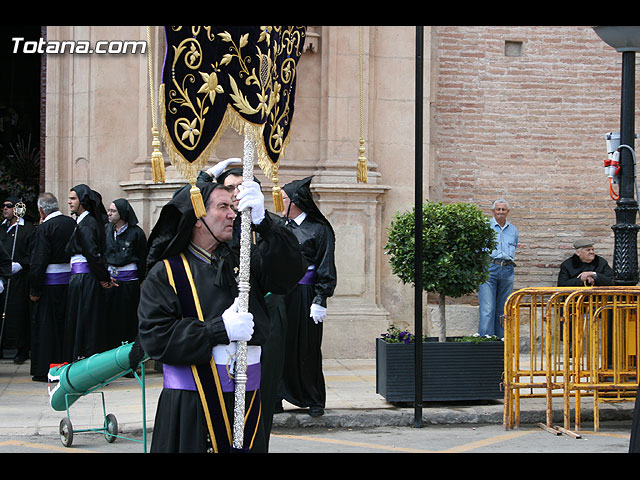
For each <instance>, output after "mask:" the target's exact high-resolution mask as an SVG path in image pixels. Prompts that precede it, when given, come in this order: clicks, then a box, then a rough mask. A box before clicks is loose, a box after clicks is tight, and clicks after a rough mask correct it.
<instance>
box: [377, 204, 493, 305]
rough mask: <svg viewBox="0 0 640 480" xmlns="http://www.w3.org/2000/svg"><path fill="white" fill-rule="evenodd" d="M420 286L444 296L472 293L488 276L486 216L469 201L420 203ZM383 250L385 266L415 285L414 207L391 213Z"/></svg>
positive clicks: (490, 245) (489, 233)
mask: <svg viewBox="0 0 640 480" xmlns="http://www.w3.org/2000/svg"><path fill="white" fill-rule="evenodd" d="M422 219H423V236H422V238H423V248H422V268H423V275H422V285H423V289H424V291H426V292H434V293H439V294H441V295H444V296H449V297H460V296H462V295H466V294H470V293H472V292H473V291H474V290H475V289H476V288H477V287H478V286H479V285H480V284H482V283H483V282H485V281H486V280H487V279H488V275H489V274H488V265H489V260H490V257H489V254H490V253H491V251H492V250H493V249H494V248H495V246H496V235H495V232H494V231H493V230H492V229H491V226H490V223H489V219H488V218H487V217H486V216H485V215H484V214H483V213H482V211H480V209H479V208H478V207H476V206H475V205H473V204H469V203H451V204H443V203H441V202H438V203H435V202H426V203H425V204H424V205H423V208H422ZM388 234H389V237H388V241H387V244H386V245H385V253H386V254H387V255H389V260H390V264H391V271H392V272H393V273H394V274H395V275H397V276H398V278H400V280H401V281H402V282H403V283H409V284H412V285H415V273H414V265H415V207H414V208H412V209H411V211H408V212H405V213H402V214H400V213H397V214H396V215H395V216H394V219H393V221H392V223H391V226H390V227H389V229H388Z"/></svg>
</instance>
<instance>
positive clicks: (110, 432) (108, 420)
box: [104, 413, 118, 443]
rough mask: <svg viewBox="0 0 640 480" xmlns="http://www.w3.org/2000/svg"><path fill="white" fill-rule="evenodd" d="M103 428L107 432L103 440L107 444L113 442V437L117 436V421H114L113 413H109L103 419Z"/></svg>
mask: <svg viewBox="0 0 640 480" xmlns="http://www.w3.org/2000/svg"><path fill="white" fill-rule="evenodd" d="M104 427H105V429H106V431H107V433H105V434H104V438H105V439H106V440H107V442H109V443H113V442H115V441H116V437H115V435H117V434H118V421H117V420H116V416H115V415H114V414H113V413H110V414H109V415H107V416H106V417H105V420H104Z"/></svg>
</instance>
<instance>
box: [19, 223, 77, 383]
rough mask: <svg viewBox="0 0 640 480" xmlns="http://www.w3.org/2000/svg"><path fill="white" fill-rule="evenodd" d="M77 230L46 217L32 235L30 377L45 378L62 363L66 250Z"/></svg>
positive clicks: (67, 266) (66, 280) (66, 277)
mask: <svg viewBox="0 0 640 480" xmlns="http://www.w3.org/2000/svg"><path fill="white" fill-rule="evenodd" d="M75 228H76V222H75V221H74V220H73V219H72V218H71V217H68V216H66V215H62V214H58V215H55V216H51V215H50V216H49V217H47V219H46V220H45V221H44V222H43V223H41V224H40V225H39V226H38V228H36V232H35V235H34V241H33V251H32V253H31V268H30V270H29V294H30V295H31V296H32V297H37V299H38V300H37V301H36V302H34V303H33V320H32V324H31V331H32V335H31V375H33V376H34V377H46V375H47V373H48V372H49V366H50V364H52V363H63V362H64V361H66V360H67V359H65V357H64V355H63V350H62V347H63V343H64V338H65V336H67V335H68V332H65V330H64V325H65V313H66V305H67V287H68V285H69V278H70V277H71V270H70V269H71V267H70V265H69V254H68V253H67V252H66V251H65V246H66V245H67V242H68V241H69V238H71V234H72V233H73V231H74V230H75Z"/></svg>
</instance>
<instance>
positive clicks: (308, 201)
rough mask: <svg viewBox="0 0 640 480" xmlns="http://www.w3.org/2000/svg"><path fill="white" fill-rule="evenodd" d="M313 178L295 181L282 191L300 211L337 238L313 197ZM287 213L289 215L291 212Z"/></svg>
mask: <svg viewBox="0 0 640 480" xmlns="http://www.w3.org/2000/svg"><path fill="white" fill-rule="evenodd" d="M312 178H313V177H306V178H303V179H302V180H294V181H292V182H289V183H287V184H286V185H285V186H284V187H282V189H283V190H284V191H285V193H286V194H287V196H288V197H289V200H291V201H292V202H293V203H295V204H296V205H297V206H298V208H300V210H302V211H303V212H305V213H306V214H307V215H308V216H309V217H311V218H312V219H314V220H316V221H317V222H320V223H323V224H325V225H327V226H328V227H329V229H330V230H331V233H332V234H333V236H334V238H335V233H334V232H333V227H332V226H331V224H330V223H329V220H327V219H326V218H325V216H324V215H323V214H322V212H321V211H320V209H319V208H318V206H317V205H316V203H315V202H314V201H313V195H312V194H311V179H312ZM286 213H287V214H288V213H289V212H286Z"/></svg>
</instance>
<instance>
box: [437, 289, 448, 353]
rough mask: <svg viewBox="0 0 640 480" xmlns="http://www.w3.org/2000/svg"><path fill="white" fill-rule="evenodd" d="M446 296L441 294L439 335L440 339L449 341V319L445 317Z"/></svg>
mask: <svg viewBox="0 0 640 480" xmlns="http://www.w3.org/2000/svg"><path fill="white" fill-rule="evenodd" d="M444 300H445V296H444V295H443V294H440V298H439V305H438V306H439V309H440V335H439V336H438V341H440V342H446V341H447V321H446V317H445V301H444Z"/></svg>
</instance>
